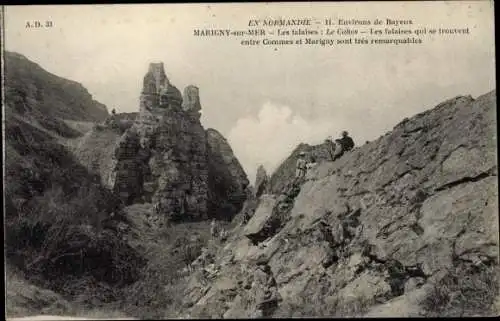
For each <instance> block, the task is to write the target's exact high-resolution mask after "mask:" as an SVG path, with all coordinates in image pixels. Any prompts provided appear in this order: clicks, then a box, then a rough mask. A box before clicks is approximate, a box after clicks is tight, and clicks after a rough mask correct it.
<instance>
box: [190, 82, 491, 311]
mask: <svg viewBox="0 0 500 321" xmlns="http://www.w3.org/2000/svg"><path fill="white" fill-rule="evenodd" d="M495 122H496V93H495V92H491V93H489V94H486V95H483V96H481V97H479V98H477V99H476V100H474V99H472V98H471V97H470V96H468V97H456V98H454V99H450V100H448V101H446V102H443V103H442V104H440V105H438V106H437V107H435V108H434V109H432V110H429V111H426V112H423V113H421V114H418V115H416V116H415V117H413V118H411V119H409V120H405V121H403V122H401V123H400V124H398V125H397V126H395V127H394V129H393V131H392V132H389V133H387V134H386V135H384V136H382V137H380V138H379V139H378V140H376V141H373V142H371V143H368V144H366V145H364V146H362V147H358V148H355V149H354V150H353V151H351V152H349V153H346V154H345V155H344V156H343V157H341V158H340V159H338V160H336V161H335V162H331V161H320V163H319V165H318V166H317V167H315V168H313V169H311V170H310V171H309V172H308V174H307V176H306V180H305V182H303V183H302V184H301V185H300V186H298V187H297V188H298V192H290V191H289V190H288V191H287V190H286V188H278V189H276V187H275V189H274V191H276V190H278V192H277V193H274V194H266V195H263V196H261V197H260V202H259V205H258V207H257V209H256V211H255V214H254V215H253V216H252V218H251V219H250V221H249V222H248V223H247V224H246V225H244V226H241V227H237V228H235V229H234V230H233V231H232V236H231V237H230V238H229V241H228V244H226V245H225V246H224V247H223V248H220V249H218V250H214V251H215V253H214V255H215V259H213V260H212V262H213V265H212V266H210V269H207V268H206V269H207V270H208V271H209V272H210V274H211V277H210V278H209V280H207V281H206V283H203V282H200V281H198V278H203V276H202V274H203V273H202V271H195V272H194V273H193V275H191V277H190V279H189V284H188V287H187V290H186V292H185V293H184V294H185V297H186V302H185V306H184V312H185V313H184V314H183V315H184V316H190V317H225V318H233V317H258V316H272V317H286V316H347V315H354V316H356V315H357V316H361V315H365V316H392V317H394V316H422V315H424V316H432V315H440V316H445V315H448V316H453V315H455V316H458V315H462V316H467V315H469V316H470V315H475V314H480V315H489V313H490V312H491V311H490V307H491V305H492V304H493V300H494V299H495V296H497V295H498V282H497V280H498V279H497V277H498V276H497V271H498V254H499V253H498V246H499V241H498V195H497V189H498V186H497V185H498V184H497V170H498V164H497V152H496V134H497V133H496V127H495ZM303 147H304V146H303ZM320 147H321V146H315V147H314V146H313V147H310V148H320ZM296 152H297V151H295V152H294V154H295V153H296ZM288 161H290V160H288ZM281 173H282V175H281V178H280V179H281V183H279V184H281V185H280V186H286V185H287V182H286V181H287V179H286V174H283V173H286V170H285V169H283V168H282V169H281ZM275 175H276V173H275ZM275 175H273V176H275ZM275 177H277V176H275ZM275 182H278V180H275ZM288 183H290V182H288ZM275 186H277V185H276V183H275ZM283 190H284V191H285V192H282V191H283ZM208 263H210V262H207V264H208Z"/></svg>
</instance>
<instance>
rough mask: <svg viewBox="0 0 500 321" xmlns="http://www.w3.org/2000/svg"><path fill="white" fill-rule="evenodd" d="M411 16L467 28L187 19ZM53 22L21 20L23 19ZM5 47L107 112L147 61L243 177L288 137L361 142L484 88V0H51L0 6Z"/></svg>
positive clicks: (123, 99)
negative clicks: (294, 39)
mask: <svg viewBox="0 0 500 321" xmlns="http://www.w3.org/2000/svg"><path fill="white" fill-rule="evenodd" d="M269 17H271V18H298V17H313V18H317V19H321V20H322V19H324V18H326V17H331V18H334V19H336V18H344V19H349V18H357V19H375V18H381V19H385V18H391V19H401V20H406V19H412V20H413V22H414V23H415V24H417V25H421V26H422V27H426V26H427V27H435V28H439V27H447V28H464V27H469V29H470V34H469V35H460V36H457V35H448V36H444V37H437V36H425V37H424V44H422V45H397V46H396V45H378V46H375V45H371V46H362V45H357V46H355V45H344V46H334V47H321V46H301V47H299V46H281V47H278V50H274V48H275V47H273V46H255V47H244V46H241V45H240V44H239V41H238V40H237V39H235V38H231V39H226V38H215V37H212V38H211V37H195V36H194V35H193V29H204V28H230V29H241V30H245V29H247V28H248V20H249V19H256V18H257V19H258V18H269ZM34 20H40V21H45V20H51V21H53V23H54V27H53V28H46V29H29V28H26V22H27V21H34ZM5 36H6V41H5V48H6V49H7V50H10V51H15V52H18V53H21V54H23V55H25V56H26V57H27V58H28V59H30V60H32V61H34V62H36V63H38V64H40V65H41V66H42V67H43V68H44V69H46V70H48V71H50V72H52V73H54V74H56V75H59V76H62V77H65V78H69V79H72V80H75V81H78V82H80V83H82V84H83V85H84V86H85V87H86V88H87V89H88V90H89V92H90V93H91V94H92V95H93V96H94V98H95V99H96V100H98V101H100V102H102V103H104V104H106V105H107V106H108V110H111V109H112V108H116V110H117V111H119V112H133V111H138V108H139V101H138V99H139V95H140V89H141V83H142V79H143V76H144V74H145V72H146V71H147V68H148V64H149V63H150V62H154V61H162V62H164V64H165V68H166V73H167V76H168V77H169V79H170V81H171V82H172V83H173V84H174V85H175V86H177V87H178V88H179V89H180V90H181V91H182V90H183V89H184V87H185V86H187V85H189V84H194V85H196V86H198V87H199V88H200V97H201V104H202V108H203V116H202V123H203V125H204V126H205V127H212V128H215V129H217V130H218V131H220V132H221V133H222V134H223V135H224V136H225V137H226V138H228V140H229V142H230V144H231V146H232V148H233V150H234V152H235V154H236V156H237V157H238V158H239V160H240V161H241V163H242V164H243V166H244V168H245V170H246V171H247V173H248V174H249V178H250V180H251V181H252V182H253V179H254V175H255V170H256V168H257V166H258V165H259V164H261V163H262V164H263V165H264V166H265V167H266V169H268V171H272V170H273V169H275V167H276V166H277V165H279V163H280V162H281V161H282V160H283V159H284V158H285V157H287V156H288V154H289V153H290V152H291V150H292V149H293V148H294V147H295V146H296V145H297V144H299V143H300V142H306V143H311V144H315V143H319V142H321V141H323V139H324V138H325V137H326V136H328V135H334V136H337V135H338V133H339V132H340V131H341V130H343V129H347V130H348V131H349V132H350V133H351V134H352V137H353V138H354V140H355V142H356V143H357V144H359V145H362V144H363V143H364V142H365V141H366V140H373V139H376V138H378V137H379V136H380V135H383V134H384V133H385V132H386V131H388V130H391V129H392V128H393V126H394V125H395V124H397V123H398V122H399V121H400V120H401V119H402V118H404V117H407V116H411V115H414V114H416V113H418V112H420V111H423V110H426V109H430V108H432V107H434V106H435V105H437V104H438V103H440V102H441V101H443V100H445V99H448V98H452V97H455V96H458V95H472V96H473V97H477V96H478V95H481V94H484V93H486V92H488V91H490V90H493V89H495V86H496V84H495V61H494V59H495V56H494V20H493V2H490V1H474V2H464V1H460V2H450V3H438V2H414V3H412V2H406V3H390V2H384V3H332V4H321V3H315V4H314V5H313V4H310V3H308V4H300V3H289V4H286V5H285V4H281V5H280V4H268V5H266V4H264V3H260V4H250V3H242V4H238V5H234V4H212V5H210V4H190V5H183V4H156V5H153V4H151V5H142V4H141V5H137V4H136V5H86V6H82V5H78V6H76V5H73V6H68V5H64V6H63V5H60V6H15V7H6V8H5Z"/></svg>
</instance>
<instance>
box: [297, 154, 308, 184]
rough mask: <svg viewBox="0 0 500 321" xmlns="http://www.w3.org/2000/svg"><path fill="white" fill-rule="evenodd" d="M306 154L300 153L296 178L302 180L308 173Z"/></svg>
mask: <svg viewBox="0 0 500 321" xmlns="http://www.w3.org/2000/svg"><path fill="white" fill-rule="evenodd" d="M305 156H306V153H305V152H300V154H299V159H298V160H297V165H296V171H295V178H296V179H300V178H303V177H304V176H305V175H306V171H307V162H306V160H305Z"/></svg>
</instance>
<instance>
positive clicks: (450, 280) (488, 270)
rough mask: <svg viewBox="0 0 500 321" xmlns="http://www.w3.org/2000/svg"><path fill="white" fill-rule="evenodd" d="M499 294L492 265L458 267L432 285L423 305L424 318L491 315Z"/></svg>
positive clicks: (462, 265) (463, 265)
mask: <svg viewBox="0 0 500 321" xmlns="http://www.w3.org/2000/svg"><path fill="white" fill-rule="evenodd" d="M497 295H498V275H497V272H496V271H495V268H494V267H493V266H486V265H481V266H479V267H476V266H471V265H468V264H465V263H463V264H461V265H460V266H459V267H457V268H456V269H455V270H454V271H451V272H450V273H449V274H448V275H447V276H446V277H444V278H443V279H442V280H440V281H439V282H438V283H437V284H435V285H434V288H433V290H432V292H431V293H430V295H429V296H428V297H427V298H426V299H425V300H424V301H423V302H422V307H423V308H424V310H425V311H426V315H425V316H426V317H452V316H459V317H464V316H476V315H479V316H491V315H492V314H493V313H494V312H493V311H492V306H493V303H494V300H495V299H496V296H497Z"/></svg>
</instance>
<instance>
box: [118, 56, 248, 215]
mask: <svg viewBox="0 0 500 321" xmlns="http://www.w3.org/2000/svg"><path fill="white" fill-rule="evenodd" d="M200 110H201V103H200V98H199V90H198V88H197V87H195V86H188V87H186V89H185V90H184V97H182V95H181V93H180V91H179V90H178V89H177V88H176V87H175V86H174V85H172V84H171V83H170V81H169V79H168V77H167V75H166V74H165V70H164V66H163V63H152V64H150V66H149V70H148V72H147V73H146V75H145V76H144V81H143V90H142V94H141V98H140V110H139V114H138V115H137V117H136V120H135V123H134V124H133V125H132V127H131V128H129V129H127V131H126V132H125V133H124V134H123V136H122V138H121V141H120V143H119V146H117V149H116V152H115V159H116V166H115V170H114V174H113V175H111V177H114V180H113V179H112V180H111V185H113V187H114V190H115V192H116V193H117V194H119V195H120V197H121V198H122V199H123V200H124V201H125V203H127V204H132V203H134V202H140V201H146V202H152V203H154V204H156V206H157V209H158V210H159V212H160V213H161V214H162V215H166V216H168V217H169V218H170V219H171V220H173V221H176V220H197V219H207V218H208V217H224V218H226V219H230V218H232V216H234V215H235V214H236V213H237V212H238V211H239V210H240V208H241V206H242V204H243V202H244V198H245V197H244V195H245V194H244V193H243V192H242V191H244V189H245V187H246V185H248V181H247V179H246V174H245V173H244V171H243V169H242V168H241V165H240V164H239V162H238V161H237V160H236V158H235V157H234V155H233V153H232V150H231V148H230V147H229V145H228V144H227V142H226V140H225V138H224V137H222V135H220V134H219V133H218V132H216V131H215V130H208V131H205V129H204V128H203V126H202V125H201V123H200V115H201V114H200Z"/></svg>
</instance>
